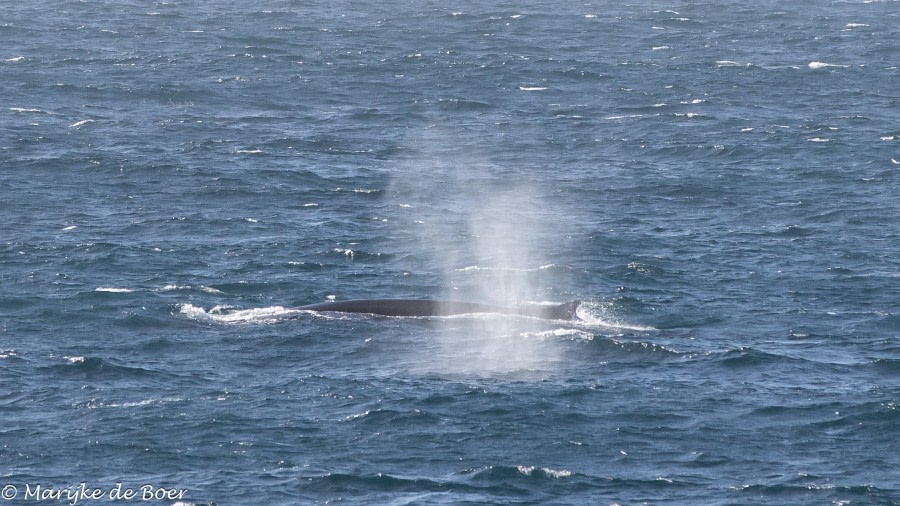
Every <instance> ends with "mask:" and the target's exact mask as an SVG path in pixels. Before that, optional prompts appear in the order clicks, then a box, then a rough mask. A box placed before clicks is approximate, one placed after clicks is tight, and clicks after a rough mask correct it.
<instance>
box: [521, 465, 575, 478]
mask: <svg viewBox="0 0 900 506" xmlns="http://www.w3.org/2000/svg"><path fill="white" fill-rule="evenodd" d="M516 469H518V471H519V472H520V473H522V474H524V475H525V476H531V474H532V473H534V470H535V469H536V468H535V467H534V466H516ZM541 471H543V472H544V474H546V475H547V476H549V477H551V478H557V479H558V478H568V477H569V476H572V471H569V470H567V469H560V470H556V469H550V468H549V467H542V468H541Z"/></svg>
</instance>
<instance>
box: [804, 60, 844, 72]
mask: <svg viewBox="0 0 900 506" xmlns="http://www.w3.org/2000/svg"><path fill="white" fill-rule="evenodd" d="M828 67H834V68H847V65H838V64H836V63H825V62H821V61H811V62H809V68H811V69H812V70H819V69H824V68H828Z"/></svg>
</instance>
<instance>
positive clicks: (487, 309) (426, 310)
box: [292, 299, 581, 320]
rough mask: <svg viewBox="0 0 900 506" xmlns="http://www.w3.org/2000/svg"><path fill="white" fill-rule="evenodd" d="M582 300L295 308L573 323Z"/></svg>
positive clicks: (381, 302) (372, 302) (361, 302)
mask: <svg viewBox="0 0 900 506" xmlns="http://www.w3.org/2000/svg"><path fill="white" fill-rule="evenodd" d="M579 304H581V301H572V302H565V303H563V304H557V305H523V306H494V305H490V304H479V303H475V302H457V301H444V300H430V299H357V300H345V301H334V302H320V303H318V304H309V305H306V306H300V307H295V308H292V309H297V310H301V311H333V312H339V313H367V314H374V315H381V316H452V315H459V314H471V313H497V314H509V315H520V316H530V317H533V318H543V319H546V320H574V319H576V318H577V315H576V311H577V309H578V306H579Z"/></svg>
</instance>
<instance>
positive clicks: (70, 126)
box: [69, 119, 94, 128]
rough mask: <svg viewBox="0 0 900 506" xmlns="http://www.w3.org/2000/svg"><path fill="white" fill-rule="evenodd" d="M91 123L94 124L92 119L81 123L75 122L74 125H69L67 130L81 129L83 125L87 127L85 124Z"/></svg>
mask: <svg viewBox="0 0 900 506" xmlns="http://www.w3.org/2000/svg"><path fill="white" fill-rule="evenodd" d="M93 122H94V120H92V119H83V120H81V121H76V122H75V123H72V124H71V125H69V128H81V127H83V126H84V125H87V124H89V123H93Z"/></svg>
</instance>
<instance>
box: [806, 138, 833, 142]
mask: <svg viewBox="0 0 900 506" xmlns="http://www.w3.org/2000/svg"><path fill="white" fill-rule="evenodd" d="M806 140H808V141H809V142H831V139H826V138H824V137H811V138H809V139H806Z"/></svg>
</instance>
